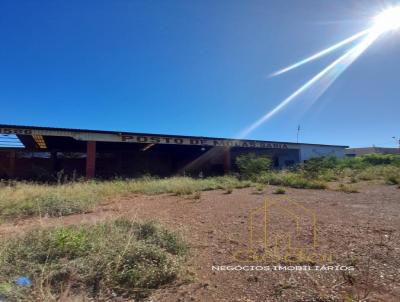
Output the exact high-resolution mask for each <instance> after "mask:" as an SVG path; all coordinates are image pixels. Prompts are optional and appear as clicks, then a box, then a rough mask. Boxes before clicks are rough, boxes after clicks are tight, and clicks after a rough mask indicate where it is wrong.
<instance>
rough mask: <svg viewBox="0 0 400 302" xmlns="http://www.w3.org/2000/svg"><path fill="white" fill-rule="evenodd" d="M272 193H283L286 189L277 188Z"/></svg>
mask: <svg viewBox="0 0 400 302" xmlns="http://www.w3.org/2000/svg"><path fill="white" fill-rule="evenodd" d="M273 193H274V194H285V193H286V190H285V189H284V188H277V189H276V190H275V191H274V192H273Z"/></svg>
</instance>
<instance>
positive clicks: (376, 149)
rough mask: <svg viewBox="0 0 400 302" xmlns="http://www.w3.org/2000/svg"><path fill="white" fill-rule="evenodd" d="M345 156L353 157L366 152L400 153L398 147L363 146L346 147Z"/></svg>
mask: <svg viewBox="0 0 400 302" xmlns="http://www.w3.org/2000/svg"><path fill="white" fill-rule="evenodd" d="M345 153H346V156H349V157H354V156H361V155H366V154H373V153H379V154H400V148H384V147H365V148H348V149H346V150H345Z"/></svg>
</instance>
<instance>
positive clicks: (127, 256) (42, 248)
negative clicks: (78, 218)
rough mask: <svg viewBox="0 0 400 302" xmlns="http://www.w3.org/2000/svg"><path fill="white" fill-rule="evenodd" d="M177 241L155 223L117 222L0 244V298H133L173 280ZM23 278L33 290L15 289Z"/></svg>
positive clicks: (181, 247)
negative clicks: (65, 296)
mask: <svg viewBox="0 0 400 302" xmlns="http://www.w3.org/2000/svg"><path fill="white" fill-rule="evenodd" d="M186 253H187V246H186V244H185V243H184V242H183V241H182V239H181V238H180V237H179V236H178V235H177V234H176V233H173V232H170V231H168V230H166V229H164V228H163V227H161V226H160V225H158V224H156V223H154V222H143V223H138V222H132V221H129V220H125V219H119V220H115V221H112V222H106V223H100V224H96V225H90V226H88V225H85V226H69V227H57V228H52V229H45V230H44V229H38V230H34V231H31V232H29V233H27V234H24V235H22V236H20V237H17V238H13V239H11V240H7V241H6V240H3V242H2V252H1V254H0V264H1V265H0V296H4V297H5V298H6V300H7V301H8V300H10V301H14V300H18V301H57V300H58V299H59V298H60V296H61V295H62V294H65V291H69V292H70V295H72V296H73V295H82V294H83V295H84V296H86V297H89V298H91V299H104V300H107V299H111V297H114V296H125V297H127V296H129V297H138V296H143V295H145V294H146V293H147V292H148V290H151V289H156V288H158V287H160V286H162V285H165V284H168V283H170V282H172V281H174V280H175V279H177V278H178V275H179V274H180V271H181V265H182V263H183V261H184V259H185V255H186ZM19 276H26V277H28V278H29V279H30V280H32V286H30V287H20V286H17V285H16V284H15V282H14V280H15V279H16V278H17V277H19Z"/></svg>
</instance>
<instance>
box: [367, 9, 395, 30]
mask: <svg viewBox="0 0 400 302" xmlns="http://www.w3.org/2000/svg"><path fill="white" fill-rule="evenodd" d="M373 29H374V30H376V31H377V32H379V33H383V32H386V31H391V30H396V29H400V6H396V7H393V8H390V9H387V10H385V11H383V12H382V13H380V14H379V15H377V16H376V17H375V18H374V26H373Z"/></svg>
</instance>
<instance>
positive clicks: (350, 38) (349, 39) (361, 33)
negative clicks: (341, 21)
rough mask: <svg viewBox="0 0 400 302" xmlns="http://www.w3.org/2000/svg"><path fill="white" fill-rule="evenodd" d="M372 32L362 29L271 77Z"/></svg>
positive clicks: (273, 74)
mask: <svg viewBox="0 0 400 302" xmlns="http://www.w3.org/2000/svg"><path fill="white" fill-rule="evenodd" d="M370 32H371V29H366V30H363V31H361V32H359V33H357V34H355V35H353V36H351V37H349V38H347V39H345V40H343V41H341V42H339V43H336V44H335V45H332V46H331V47H328V48H326V49H324V50H322V51H320V52H317V53H316V54H314V55H312V56H310V57H308V58H306V59H304V60H301V61H299V62H297V63H295V64H293V65H290V66H288V67H286V68H283V69H281V70H278V71H276V72H274V73H272V74H271V77H275V76H278V75H281V74H283V73H286V72H288V71H290V70H293V69H296V68H298V67H300V66H302V65H304V64H306V63H309V62H311V61H314V60H316V59H319V58H321V57H323V56H325V55H327V54H329V53H331V52H332V51H334V50H336V49H338V48H340V47H342V46H344V45H347V44H349V43H351V42H353V41H355V40H357V39H359V38H361V37H363V36H365V35H367V34H368V33H370Z"/></svg>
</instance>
